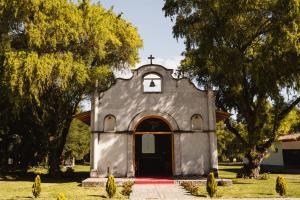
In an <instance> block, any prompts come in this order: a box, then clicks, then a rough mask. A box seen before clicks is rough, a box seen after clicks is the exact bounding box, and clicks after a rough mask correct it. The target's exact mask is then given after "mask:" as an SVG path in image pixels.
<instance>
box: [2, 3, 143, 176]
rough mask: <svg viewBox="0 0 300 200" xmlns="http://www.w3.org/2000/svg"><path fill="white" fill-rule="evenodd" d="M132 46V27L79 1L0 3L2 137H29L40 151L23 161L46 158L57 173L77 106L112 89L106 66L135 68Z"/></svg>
mask: <svg viewBox="0 0 300 200" xmlns="http://www.w3.org/2000/svg"><path fill="white" fill-rule="evenodd" d="M140 47H142V41H141V39H140V37H139V35H138V33H137V30H136V28H134V27H133V26H132V25H131V24H130V23H128V22H126V21H125V20H124V19H122V17H121V16H117V15H115V14H114V13H113V11H112V10H108V11H106V10H105V9H103V8H102V7H101V6H100V5H98V4H91V3H90V2H89V1H87V0H83V1H82V2H80V3H72V2H70V1H68V0H53V1H47V0H13V1H11V0H0V90H1V98H0V108H1V110H0V113H1V115H0V117H1V119H4V120H3V121H2V120H1V121H2V122H3V124H1V125H0V127H1V128H2V127H3V130H5V132H4V133H5V134H3V135H4V136H5V137H6V136H7V137H9V136H10V135H13V134H17V135H21V136H22V137H21V139H22V143H21V146H22V147H24V146H23V144H25V143H26V142H28V137H31V138H32V139H33V140H32V142H33V143H34V144H33V145H32V146H39V147H40V150H41V151H38V152H34V151H36V150H34V149H35V148H30V149H32V150H33V152H32V153H29V154H28V155H29V156H33V155H41V157H43V156H45V155H48V157H49V159H48V160H49V163H48V164H49V167H50V168H49V173H50V175H56V174H58V173H59V171H60V170H59V164H60V157H61V154H62V152H63V147H64V145H65V142H66V138H67V134H68V132H69V127H70V124H71V121H72V117H73V115H74V114H75V113H76V111H77V108H78V104H79V103H80V101H82V99H83V98H84V97H85V96H86V95H89V94H90V93H91V92H92V91H93V90H94V89H95V86H97V89H98V90H103V89H105V88H107V87H109V85H110V84H112V82H113V73H112V69H113V68H120V67H127V66H129V65H132V64H134V63H135V62H137V61H138V49H139V48H140ZM2 91H3V92H2ZM6 118H7V119H6ZM15 121H17V122H21V121H23V122H24V121H30V122H31V125H30V126H28V127H27V125H26V124H23V123H19V125H20V126H19V127H15V125H13V124H14V122H15ZM32 124H33V125H32ZM4 136H3V138H5V137H4ZM1 137H2V136H1ZM29 141H30V140H29ZM40 144H43V145H42V146H41V145H40ZM29 146H30V145H29ZM37 149H38V148H37ZM4 151H5V150H4ZM26 160H27V161H28V160H30V159H26ZM28 162H29V161H28ZM24 165H25V166H26V165H27V163H25V164H24Z"/></svg>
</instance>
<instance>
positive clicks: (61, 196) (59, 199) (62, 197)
mask: <svg viewBox="0 0 300 200" xmlns="http://www.w3.org/2000/svg"><path fill="white" fill-rule="evenodd" d="M57 200H67V198H66V196H65V195H64V193H59V194H58V196H57Z"/></svg>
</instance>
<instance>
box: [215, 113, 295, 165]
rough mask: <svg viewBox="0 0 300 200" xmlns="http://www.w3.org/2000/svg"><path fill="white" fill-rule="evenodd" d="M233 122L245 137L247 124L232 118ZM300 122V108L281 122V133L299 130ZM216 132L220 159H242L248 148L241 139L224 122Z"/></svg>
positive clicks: (218, 125) (279, 131) (219, 124)
mask: <svg viewBox="0 0 300 200" xmlns="http://www.w3.org/2000/svg"><path fill="white" fill-rule="evenodd" d="M230 123H231V124H233V126H234V127H235V128H236V129H237V130H238V131H239V133H240V134H241V135H242V136H243V137H245V136H246V135H247V130H246V125H245V124H242V123H241V122H239V123H238V122H237V121H236V120H234V119H231V121H230ZM299 123H300V113H299V110H298V109H294V110H292V111H291V112H290V113H289V114H288V115H287V116H286V117H285V118H284V119H283V120H282V122H281V124H280V127H279V128H278V133H279V134H280V135H287V134H292V133H295V132H297V126H298V125H299ZM216 133H217V138H218V145H217V146H218V157H219V160H222V161H225V160H228V159H229V160H232V159H233V158H237V159H238V160H239V161H242V160H243V158H244V154H245V152H246V150H247V149H246V148H245V147H244V146H243V144H242V143H241V141H240V140H238V138H237V137H235V136H234V135H233V134H232V133H231V132H230V131H229V130H228V129H227V128H226V126H225V124H224V122H223V121H221V122H218V123H217V127H216Z"/></svg>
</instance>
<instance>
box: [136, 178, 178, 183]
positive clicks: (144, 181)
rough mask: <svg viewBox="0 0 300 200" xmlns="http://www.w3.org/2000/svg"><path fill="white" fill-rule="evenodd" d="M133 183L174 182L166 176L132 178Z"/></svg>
mask: <svg viewBox="0 0 300 200" xmlns="http://www.w3.org/2000/svg"><path fill="white" fill-rule="evenodd" d="M134 183H135V184H174V180H173V179H172V178H168V177H139V178H136V179H135V180H134Z"/></svg>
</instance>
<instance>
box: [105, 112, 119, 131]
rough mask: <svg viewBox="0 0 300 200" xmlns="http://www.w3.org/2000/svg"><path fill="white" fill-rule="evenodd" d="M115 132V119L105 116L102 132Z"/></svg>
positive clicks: (111, 116)
mask: <svg viewBox="0 0 300 200" xmlns="http://www.w3.org/2000/svg"><path fill="white" fill-rule="evenodd" d="M115 130H116V118H115V117H114V116H113V115H107V116H106V117H105V118H104V132H113V131H115Z"/></svg>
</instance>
